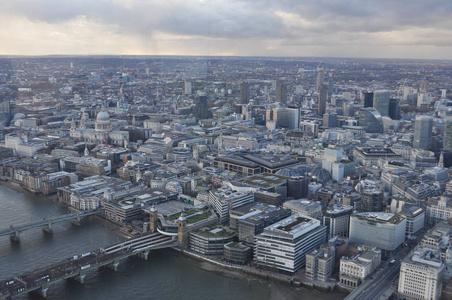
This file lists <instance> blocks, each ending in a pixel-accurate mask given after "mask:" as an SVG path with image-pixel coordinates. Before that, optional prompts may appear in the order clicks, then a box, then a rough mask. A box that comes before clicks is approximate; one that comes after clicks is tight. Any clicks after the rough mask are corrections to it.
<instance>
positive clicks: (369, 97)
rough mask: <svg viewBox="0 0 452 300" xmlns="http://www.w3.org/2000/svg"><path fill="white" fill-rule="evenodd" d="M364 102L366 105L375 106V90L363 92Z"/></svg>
mask: <svg viewBox="0 0 452 300" xmlns="http://www.w3.org/2000/svg"><path fill="white" fill-rule="evenodd" d="M363 98H364V99H363V100H364V101H363V102H364V103H363V104H364V107H373V106H374V93H373V92H364V93H363Z"/></svg>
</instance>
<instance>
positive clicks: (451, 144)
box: [443, 116, 452, 152]
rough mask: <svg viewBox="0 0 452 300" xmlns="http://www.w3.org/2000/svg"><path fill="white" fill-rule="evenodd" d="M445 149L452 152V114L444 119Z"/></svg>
mask: <svg viewBox="0 0 452 300" xmlns="http://www.w3.org/2000/svg"><path fill="white" fill-rule="evenodd" d="M443 150H444V151H447V152H452V116H447V117H446V118H445V119H444V135H443Z"/></svg>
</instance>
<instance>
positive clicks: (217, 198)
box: [208, 188, 254, 223]
mask: <svg viewBox="0 0 452 300" xmlns="http://www.w3.org/2000/svg"><path fill="white" fill-rule="evenodd" d="M208 202H209V203H210V205H211V206H212V207H213V209H214V211H215V213H216V214H217V216H218V217H219V219H220V222H222V223H223V222H227V221H228V220H229V210H230V209H234V208H237V207H239V206H241V205H245V204H248V203H251V202H254V196H253V194H252V193H242V192H237V191H233V190H231V189H228V188H220V189H216V190H211V191H209V199H208Z"/></svg>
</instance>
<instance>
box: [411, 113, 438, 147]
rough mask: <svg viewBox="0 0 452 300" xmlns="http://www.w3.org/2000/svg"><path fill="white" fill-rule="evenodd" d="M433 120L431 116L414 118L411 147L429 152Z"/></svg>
mask: <svg viewBox="0 0 452 300" xmlns="http://www.w3.org/2000/svg"><path fill="white" fill-rule="evenodd" d="M432 127H433V118H432V117H431V116H416V120H415V121H414V140H413V147H414V148H419V149H425V150H429V149H430V148H431V146H432Z"/></svg>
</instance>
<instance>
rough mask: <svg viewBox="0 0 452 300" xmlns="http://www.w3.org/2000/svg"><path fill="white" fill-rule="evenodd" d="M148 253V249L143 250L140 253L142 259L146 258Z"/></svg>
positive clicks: (149, 252)
mask: <svg viewBox="0 0 452 300" xmlns="http://www.w3.org/2000/svg"><path fill="white" fill-rule="evenodd" d="M150 254H151V251H149V250H147V251H143V252H141V253H140V257H141V258H142V259H144V260H148V259H149V255H150Z"/></svg>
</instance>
